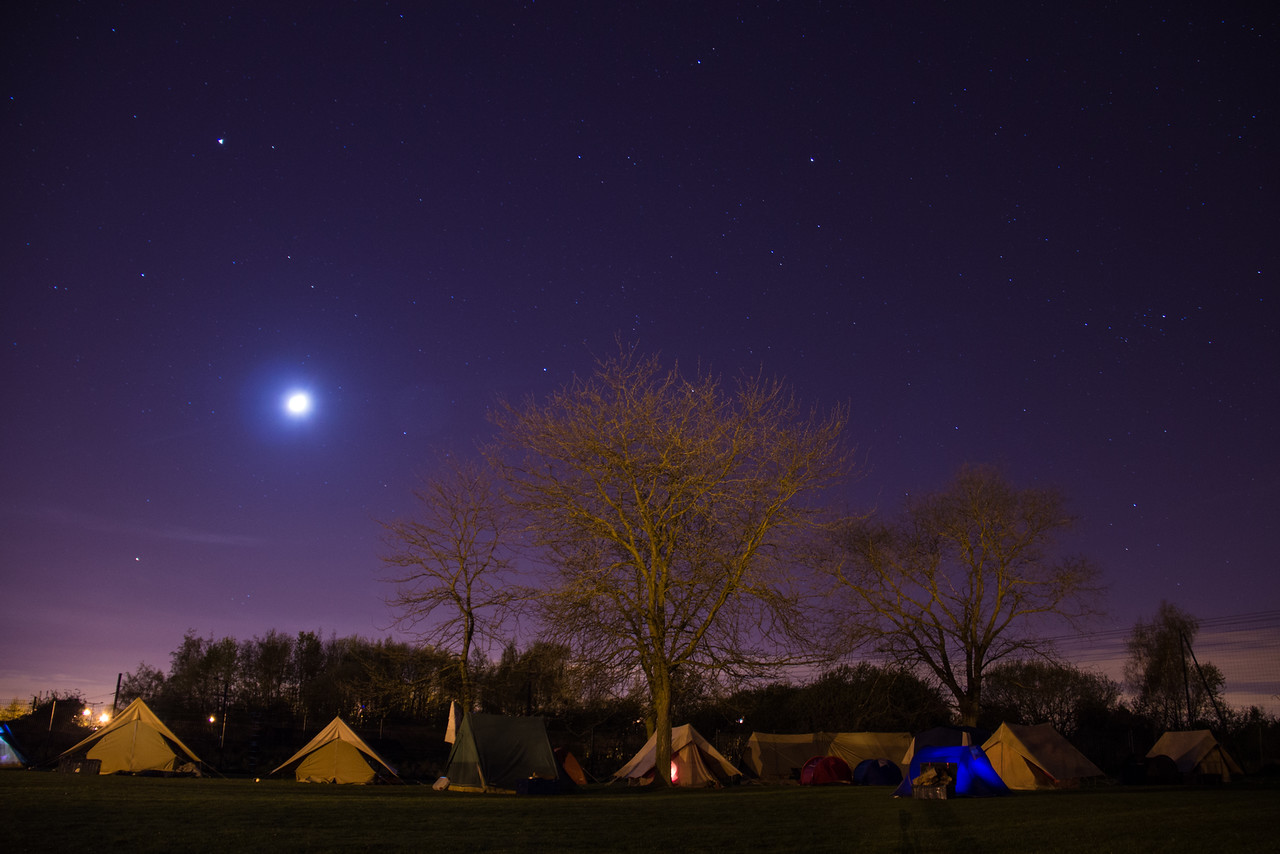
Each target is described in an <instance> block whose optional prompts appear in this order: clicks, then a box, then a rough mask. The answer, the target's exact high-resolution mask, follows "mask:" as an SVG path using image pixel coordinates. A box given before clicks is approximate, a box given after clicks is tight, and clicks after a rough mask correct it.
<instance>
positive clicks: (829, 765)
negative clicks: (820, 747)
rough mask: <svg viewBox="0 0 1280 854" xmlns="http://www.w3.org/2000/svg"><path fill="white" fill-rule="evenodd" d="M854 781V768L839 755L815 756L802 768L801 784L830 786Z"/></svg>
mask: <svg viewBox="0 0 1280 854" xmlns="http://www.w3.org/2000/svg"><path fill="white" fill-rule="evenodd" d="M832 783H846V784H850V783H853V770H852V769H851V768H850V767H849V763H848V762H845V761H844V760H843V759H841V758H840V757H839V756H815V757H813V758H812V759H810V760H809V761H808V762H806V763H804V767H803V768H801V769H800V785H801V786H829V785H831V784H832Z"/></svg>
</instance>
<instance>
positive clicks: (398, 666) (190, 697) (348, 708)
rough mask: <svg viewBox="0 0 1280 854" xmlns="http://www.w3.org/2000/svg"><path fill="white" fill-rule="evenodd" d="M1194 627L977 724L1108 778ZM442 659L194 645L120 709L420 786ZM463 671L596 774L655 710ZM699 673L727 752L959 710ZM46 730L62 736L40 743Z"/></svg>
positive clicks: (440, 711)
mask: <svg viewBox="0 0 1280 854" xmlns="http://www.w3.org/2000/svg"><path fill="white" fill-rule="evenodd" d="M1195 629H1196V624H1195V620H1194V619H1193V618H1191V617H1190V616H1189V615H1186V614H1185V613H1182V612H1180V611H1178V610H1177V609H1175V608H1171V607H1169V606H1163V607H1162V608H1161V610H1160V612H1159V613H1158V614H1157V615H1156V617H1155V618H1154V619H1153V620H1151V621H1149V622H1148V621H1140V622H1139V623H1138V624H1137V625H1135V626H1134V629H1133V632H1132V635H1131V638H1130V659H1129V664H1128V668H1127V669H1128V671H1129V672H1130V674H1131V676H1130V678H1129V680H1126V681H1128V682H1129V685H1128V687H1129V689H1130V691H1131V692H1132V694H1131V698H1130V699H1129V700H1127V701H1125V700H1122V696H1121V691H1122V686H1121V684H1120V683H1118V682H1116V681H1113V680H1111V679H1109V678H1107V677H1105V676H1103V675H1100V674H1097V673H1092V672H1089V671H1086V670H1082V669H1079V668H1076V667H1073V666H1070V665H1066V664H1061V663H1050V662H1046V661H1043V660H1020V661H1007V662H1002V663H1000V664H997V665H995V666H993V667H992V668H990V669H989V671H988V672H987V674H986V678H985V683H986V687H985V689H984V701H983V709H982V712H981V714H980V716H979V719H978V725H979V726H981V727H984V728H987V729H993V728H994V727H995V726H996V725H998V724H999V723H1000V722H1002V721H1009V722H1014V723H1039V722H1049V723H1051V724H1053V726H1054V727H1055V728H1056V729H1058V730H1059V731H1060V732H1062V733H1064V734H1066V735H1067V736H1068V737H1069V738H1070V739H1071V740H1072V741H1073V742H1075V743H1076V744H1077V745H1078V746H1080V747H1081V748H1082V749H1084V750H1085V751H1086V752H1087V753H1088V755H1090V756H1091V758H1094V759H1095V761H1097V762H1099V764H1101V765H1103V766H1104V767H1107V768H1109V770H1112V771H1115V770H1117V768H1118V767H1119V764H1120V763H1121V762H1122V761H1123V760H1124V759H1125V758H1126V757H1127V756H1129V755H1130V754H1132V753H1135V752H1137V753H1142V752H1143V751H1145V749H1146V748H1147V747H1149V746H1150V744H1151V743H1152V742H1153V741H1154V739H1155V738H1156V736H1158V735H1159V733H1160V732H1162V731H1164V730H1165V729H1169V728H1176V727H1182V726H1185V725H1186V724H1185V718H1184V717H1183V716H1184V715H1185V710H1184V709H1180V708H1174V705H1175V704H1176V703H1178V702H1185V698H1186V696H1187V693H1188V686H1187V684H1186V680H1185V679H1184V677H1183V674H1182V671H1181V668H1180V667H1179V668H1176V669H1175V668H1170V667H1167V666H1166V656H1165V655H1163V653H1162V647H1167V646H1173V648H1174V649H1175V650H1176V648H1177V647H1176V643H1178V642H1180V638H1181V636H1182V635H1183V633H1188V632H1189V633H1190V634H1189V637H1190V638H1194V634H1195ZM1161 636H1163V637H1164V639H1165V640H1164V641H1160V640H1158V638H1159V637H1161ZM1170 638H1172V640H1171V641H1170ZM1166 641H1167V642H1168V643H1166ZM451 659H452V656H451V655H450V654H448V653H446V652H442V651H439V650H435V649H430V648H422V647H418V646H414V645H411V644H405V643H401V642H396V641H390V640H383V641H372V640H367V639H363V638H359V637H345V638H338V637H333V636H330V637H329V638H327V639H325V638H323V637H322V636H321V635H319V634H317V633H311V632H304V633H301V634H299V635H297V636H292V637H291V636H288V635H284V634H281V633H279V632H275V631H271V632H268V633H266V634H265V635H263V636H260V637H257V638H253V639H250V640H244V641H238V640H236V639H233V638H222V639H220V640H215V639H213V638H200V637H197V636H195V635H194V634H190V633H189V634H188V635H186V636H185V637H184V638H183V639H182V642H181V643H180V644H179V646H178V647H177V648H176V649H175V650H174V651H173V653H172V655H171V659H170V668H169V671H168V672H167V673H162V672H160V671H158V670H157V669H155V668H153V667H150V666H148V665H145V664H144V665H141V666H139V667H138V669H137V670H135V671H134V672H132V673H130V674H128V675H127V676H126V678H125V679H124V680H123V687H122V695H121V698H120V700H121V702H127V701H128V700H131V699H132V698H133V697H134V696H142V697H144V698H145V699H146V700H147V702H148V703H149V704H150V705H151V706H152V707H153V708H154V709H155V710H156V711H157V712H158V713H159V714H160V715H161V717H162V718H163V719H165V720H166V722H167V723H169V724H170V725H171V726H172V727H173V728H174V729H175V731H177V732H178V733H179V734H180V735H181V736H182V737H183V738H184V739H185V740H187V741H188V743H189V744H190V745H191V746H192V747H193V748H194V749H195V750H196V752H197V753H198V754H199V755H201V756H202V757H204V758H206V759H207V760H209V761H211V762H213V763H214V764H215V765H216V766H217V767H218V768H219V769H220V770H221V771H223V772H224V773H234V772H241V773H251V774H257V773H262V772H263V771H264V770H269V769H270V768H271V767H274V766H275V764H278V763H279V762H280V761H282V760H283V759H284V758H285V757H286V756H288V755H289V754H290V753H292V752H293V750H294V749H296V748H297V747H298V746H299V745H300V744H301V743H302V741H304V740H305V739H306V738H307V737H309V736H310V735H312V734H314V730H315V729H317V728H318V727H320V726H322V725H323V724H324V723H325V722H327V721H328V720H329V719H330V718H331V717H332V716H333V715H341V716H342V717H343V718H344V719H345V720H347V721H348V722H349V723H350V724H352V725H353V726H355V727H356V728H357V729H359V730H361V731H362V733H364V734H365V735H366V736H367V737H369V738H371V739H376V740H378V745H379V749H380V750H382V751H384V752H385V753H386V754H387V755H388V756H389V757H391V758H392V759H393V762H394V764H396V765H397V767H399V768H400V769H401V770H402V772H404V773H406V774H408V775H411V776H423V777H429V776H430V775H432V774H438V773H439V772H440V771H441V770H442V767H443V761H444V758H445V755H446V754H445V751H446V747H445V745H444V744H443V730H444V725H445V720H446V716H447V706H448V701H449V699H450V698H451V697H453V696H456V693H457V691H458V688H459V685H458V681H457V671H456V668H455V667H453V665H452V661H451ZM1190 669H1191V670H1194V669H1195V665H1194V664H1191V665H1190ZM1201 669H1202V670H1204V671H1205V672H1206V681H1207V682H1208V686H1209V687H1208V689H1205V688H1204V687H1203V686H1202V688H1201V692H1202V695H1201V694H1197V692H1196V691H1194V690H1192V691H1191V696H1192V697H1193V702H1195V701H1196V700H1197V699H1198V698H1200V697H1201V696H1202V697H1203V702H1202V704H1201V705H1199V706H1194V705H1193V712H1192V714H1193V720H1196V721H1206V722H1207V721H1208V719H1209V718H1207V717H1206V716H1211V719H1212V725H1213V728H1214V729H1215V730H1216V731H1217V732H1218V734H1219V737H1220V738H1223V740H1224V741H1225V742H1226V743H1227V744H1228V745H1229V746H1232V747H1236V748H1237V751H1236V752H1237V753H1238V755H1239V758H1240V759H1241V760H1242V761H1247V762H1248V761H1256V760H1257V759H1260V758H1262V757H1261V756H1259V755H1258V751H1259V750H1260V749H1262V748H1263V747H1265V746H1267V745H1270V747H1271V754H1268V755H1270V756H1271V757H1272V758H1273V759H1274V748H1275V744H1274V741H1275V736H1276V735H1280V721H1277V720H1276V719H1275V718H1273V717H1267V716H1265V715H1263V714H1262V713H1261V712H1259V711H1257V710H1238V709H1230V708H1223V707H1222V706H1221V702H1220V698H1219V697H1218V696H1217V694H1218V693H1219V691H1220V687H1221V683H1220V674H1219V673H1217V670H1216V668H1214V667H1213V666H1212V665H1211V664H1208V663H1204V664H1201ZM472 672H473V684H472V689H473V691H474V692H475V697H476V707H477V708H478V709H480V710H483V711H486V712H492V713H498V714H514V715H531V714H532V715H542V716H545V717H547V718H549V719H550V721H551V722H552V732H553V738H554V739H555V741H556V743H557V745H562V746H569V747H571V748H572V749H573V750H574V751H575V753H576V755H578V757H579V758H580V759H581V760H582V761H583V762H584V764H586V765H587V767H588V768H589V769H590V770H591V771H592V772H593V773H595V774H598V775H600V776H604V775H607V774H609V773H611V772H612V771H614V770H616V768H617V767H618V766H619V765H620V764H621V763H622V762H623V761H625V759H627V758H629V756H630V755H631V753H632V752H634V750H635V749H636V748H637V747H638V746H639V744H640V743H641V742H642V741H643V739H644V738H645V737H646V735H647V733H646V732H645V730H644V727H643V725H641V723H640V720H641V718H642V717H643V709H644V705H645V703H646V702H647V700H646V694H645V692H644V691H643V690H642V686H639V685H637V686H633V690H631V691H629V692H628V693H626V694H624V695H621V696H600V695H595V694H592V692H591V691H590V690H584V685H585V684H587V683H588V682H590V680H591V678H592V674H591V672H590V671H589V670H588V671H584V670H583V669H582V668H580V667H579V665H577V664H576V663H575V662H574V660H573V658H572V657H571V655H570V654H569V650H567V649H566V648H565V647H562V646H557V645H554V644H548V643H545V642H534V643H531V644H529V645H528V646H527V647H526V648H524V649H520V648H518V647H517V646H516V645H515V644H513V643H509V644H507V645H506V646H505V647H504V648H503V649H502V652H501V654H500V655H499V656H497V657H496V658H495V659H494V660H484V659H480V658H477V659H476V660H474V661H473V662H472ZM696 673H697V672H696V671H686V672H685V673H683V674H682V675H680V676H679V677H678V678H677V680H676V684H675V685H674V686H673V689H674V690H673V702H672V713H673V716H675V717H676V718H677V719H678V720H680V721H682V722H684V721H689V722H692V723H694V724H695V725H696V726H697V727H698V728H699V729H700V730H701V731H703V732H704V733H706V734H708V735H710V736H712V737H713V738H715V739H716V740H717V742H718V745H719V746H720V747H721V748H722V749H723V750H724V751H725V752H726V753H728V754H730V755H734V754H735V753H736V752H737V751H739V750H741V749H742V748H743V747H744V746H745V743H746V737H747V735H749V734H750V732H751V731H753V730H760V731H766V732H788V731H790V732H796V731H806V732H807V731H864V730H870V731H908V732H917V731H920V730H923V729H926V728H928V727H931V726H934V725H936V724H938V723H940V722H943V721H946V720H950V719H951V715H952V714H953V709H952V708H951V707H950V705H949V703H948V701H947V696H946V692H945V691H944V690H940V686H939V685H938V683H937V682H936V680H933V679H930V678H928V674H923V677H922V676H921V675H917V674H916V673H913V672H912V671H909V670H904V669H902V668H899V667H895V666H882V665H874V664H871V663H867V662H862V663H857V664H846V665H839V666H836V667H834V668H831V669H828V670H825V671H821V672H819V673H818V674H817V675H815V676H814V677H812V678H811V679H808V680H805V681H800V682H793V681H766V682H762V683H757V684H753V685H749V686H738V687H736V688H731V687H729V686H727V685H725V684H724V683H721V682H717V681H714V680H707V679H699V678H697V676H696ZM1161 674H1164V676H1163V677H1162V675H1161ZM1215 701H1217V703H1218V705H1217V707H1215V705H1214V703H1215ZM14 705H15V707H16V706H17V705H22V707H23V708H22V709H21V710H15V713H14V714H13V715H8V717H22V718H23V720H21V721H19V722H18V727H19V731H20V732H21V733H22V734H23V735H24V743H25V744H26V745H31V746H34V747H35V748H36V749H37V750H43V753H40V754H39V757H38V758H37V757H33V758H37V761H41V760H43V761H52V760H54V759H56V756H57V753H58V752H59V750H61V749H64V748H65V747H67V746H69V744H70V743H71V742H73V741H75V740H78V739H79V738H81V737H83V734H84V727H85V726H88V725H92V724H93V720H92V719H91V718H86V717H82V716H81V715H80V711H81V709H82V707H83V704H82V703H80V702H77V698H73V697H47V698H41V699H40V700H39V701H38V702H37V703H36V707H37V711H36V712H35V713H33V714H30V715H26V714H25V713H26V712H27V711H28V709H29V708H30V707H28V706H26V705H25V704H14ZM19 711H20V712H22V713H23V714H21V715H20V714H18V712H19ZM1169 715H1172V716H1173V717H1172V718H1170V717H1169ZM227 721H230V722H231V723H230V726H229V727H228V726H227ZM55 732H56V733H61V734H62V735H64V736H65V738H61V739H60V740H56V743H52V742H49V739H50V734H51V733H55ZM384 733H385V737H384Z"/></svg>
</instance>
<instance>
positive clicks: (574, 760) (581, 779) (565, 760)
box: [552, 747, 587, 786]
mask: <svg viewBox="0 0 1280 854" xmlns="http://www.w3.org/2000/svg"><path fill="white" fill-rule="evenodd" d="M552 753H554V754H555V757H556V765H558V766H559V767H560V779H561V780H567V781H568V782H570V783H572V784H573V785H575V786H585V785H587V772H585V771H583V770H582V763H581V762H579V761H578V757H576V756H574V755H573V751H571V750H570V749H569V748H567V747H557V748H556V749H555V750H553V751H552Z"/></svg>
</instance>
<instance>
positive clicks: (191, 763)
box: [60, 697, 200, 774]
mask: <svg viewBox="0 0 1280 854" xmlns="http://www.w3.org/2000/svg"><path fill="white" fill-rule="evenodd" d="M60 758H61V759H63V760H68V759H74V758H84V759H91V760H94V759H96V760H98V761H99V762H101V763H102V764H101V766H100V767H99V769H98V770H99V773H101V774H116V773H127V774H139V773H142V772H146V771H155V772H195V771H196V770H197V766H198V765H199V764H200V759H199V757H197V756H196V755H195V754H194V753H192V752H191V750H190V749H189V748H188V747H187V746H186V745H185V744H183V743H182V741H181V740H180V739H179V738H178V737H177V736H176V735H174V734H173V733H172V732H170V731H169V728H168V727H167V726H165V725H164V724H163V723H161V721H160V719H159V718H158V717H156V716H155V713H154V712H152V711H151V709H150V708H149V707H148V706H147V704H146V703H144V702H143V701H142V698H141V697H139V698H138V699H136V700H134V701H133V702H132V703H130V704H129V706H128V707H127V708H126V709H125V710H124V711H123V712H121V713H120V714H118V715H116V717H115V720H113V721H111V723H109V724H107V725H106V726H104V727H103V728H102V729H100V730H98V731H97V732H95V733H94V734H93V735H91V736H89V737H88V738H86V739H84V740H83V741H81V742H79V743H78V744H75V745H73V746H72V747H70V748H68V749H67V750H65V751H64V752H63V753H62V756H61V757H60Z"/></svg>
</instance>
